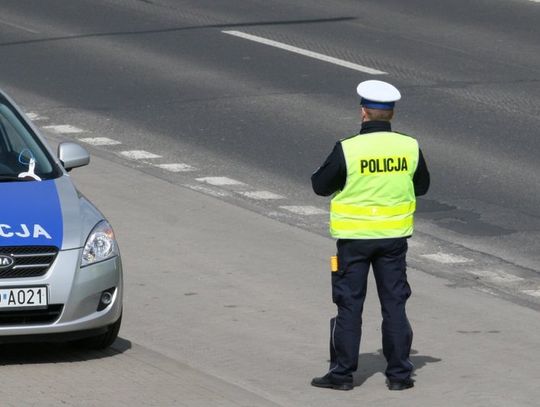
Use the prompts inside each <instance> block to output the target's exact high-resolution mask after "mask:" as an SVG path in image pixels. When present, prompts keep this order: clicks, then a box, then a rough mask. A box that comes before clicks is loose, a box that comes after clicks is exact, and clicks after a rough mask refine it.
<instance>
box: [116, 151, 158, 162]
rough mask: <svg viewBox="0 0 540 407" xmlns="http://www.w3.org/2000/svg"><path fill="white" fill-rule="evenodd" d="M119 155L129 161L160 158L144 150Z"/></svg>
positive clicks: (122, 152) (123, 152)
mask: <svg viewBox="0 0 540 407" xmlns="http://www.w3.org/2000/svg"><path fill="white" fill-rule="evenodd" d="M120 155H122V156H124V157H126V158H129V159H130V160H148V159H152V158H161V156H160V155H157V154H154V153H149V152H148V151H144V150H129V151H121V152H120Z"/></svg>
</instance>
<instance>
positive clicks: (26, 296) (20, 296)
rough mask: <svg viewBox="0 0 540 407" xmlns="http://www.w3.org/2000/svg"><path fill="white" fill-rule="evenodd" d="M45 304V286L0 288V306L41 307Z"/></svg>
mask: <svg viewBox="0 0 540 407" xmlns="http://www.w3.org/2000/svg"><path fill="white" fill-rule="evenodd" d="M46 305H47V287H30V288H0V308H12V307H13V308H15V307H43V306H46Z"/></svg>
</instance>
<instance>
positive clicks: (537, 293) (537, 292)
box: [521, 0, 540, 298]
mask: <svg viewBox="0 0 540 407" xmlns="http://www.w3.org/2000/svg"><path fill="white" fill-rule="evenodd" d="M537 3H540V0H539V1H537ZM521 292H522V293H523V294H527V295H530V296H531V297H537V298H540V290H521Z"/></svg>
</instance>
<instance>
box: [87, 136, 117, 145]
mask: <svg viewBox="0 0 540 407" xmlns="http://www.w3.org/2000/svg"><path fill="white" fill-rule="evenodd" d="M79 141H82V142H83V143H86V144H90V145H92V146H116V145H118V144H122V143H121V142H119V141H116V140H113V139H110V138H107V137H86V138H81V139H79Z"/></svg>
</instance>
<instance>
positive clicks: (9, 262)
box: [0, 254, 15, 270]
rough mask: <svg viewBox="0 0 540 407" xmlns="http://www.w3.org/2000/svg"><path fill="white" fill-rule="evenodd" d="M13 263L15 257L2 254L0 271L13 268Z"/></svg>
mask: <svg viewBox="0 0 540 407" xmlns="http://www.w3.org/2000/svg"><path fill="white" fill-rule="evenodd" d="M13 263H15V261H14V260H13V257H11V256H4V255H2V254H0V270H3V269H7V268H9V267H11V266H13Z"/></svg>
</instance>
